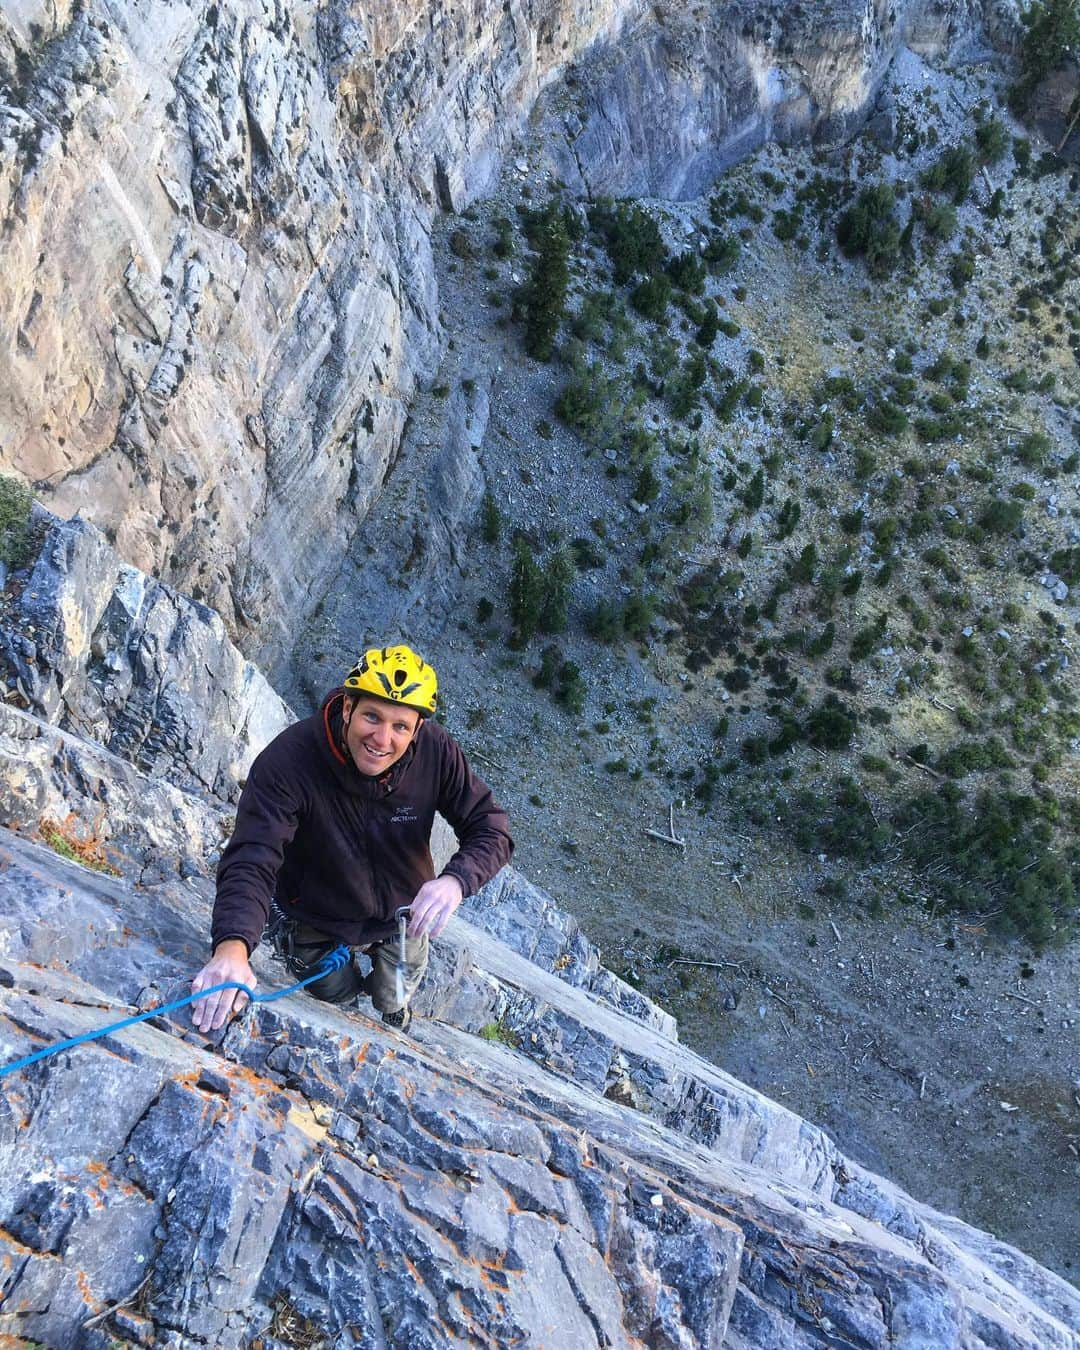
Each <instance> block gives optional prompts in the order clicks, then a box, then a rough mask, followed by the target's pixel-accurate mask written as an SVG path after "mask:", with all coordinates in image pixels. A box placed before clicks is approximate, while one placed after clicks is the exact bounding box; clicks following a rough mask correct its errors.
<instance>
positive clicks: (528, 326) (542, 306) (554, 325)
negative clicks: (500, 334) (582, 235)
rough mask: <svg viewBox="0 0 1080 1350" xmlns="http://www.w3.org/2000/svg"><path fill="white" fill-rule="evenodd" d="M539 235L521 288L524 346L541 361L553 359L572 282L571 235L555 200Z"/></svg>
mask: <svg viewBox="0 0 1080 1350" xmlns="http://www.w3.org/2000/svg"><path fill="white" fill-rule="evenodd" d="M538 236H539V238H538V243H539V249H538V251H537V255H536V259H535V261H534V262H533V265H532V270H531V271H530V273H529V279H528V281H526V283H525V285H524V287H523V288H522V301H523V304H524V310H525V350H526V351H527V352H528V353H529V355H530V356H534V357H535V358H536V359H537V360H538V361H550V360H551V352H552V349H553V347H554V345H555V335H556V334H557V333H558V331H559V324H560V322H561V321H562V317H563V311H564V309H565V307H566V288H567V286H568V285H569V282H570V267H569V257H570V236H569V235H568V234H567V232H566V221H565V219H564V217H563V213H562V212H561V211H560V210H559V208H558V205H557V203H556V202H554V201H553V202H551V203H550V204H549V205H548V208H547V210H546V211H545V212H544V217H543V220H542V223H541V225H540V228H539V231H538Z"/></svg>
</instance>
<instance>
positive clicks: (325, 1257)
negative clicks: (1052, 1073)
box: [0, 836, 1080, 1350]
mask: <svg viewBox="0 0 1080 1350" xmlns="http://www.w3.org/2000/svg"><path fill="white" fill-rule="evenodd" d="M0 857H2V864H3V867H4V878H5V883H4V888H3V892H2V916H0V983H2V984H3V986H4V990H3V996H2V1003H0V1010H2V1011H0V1015H2V1022H0V1027H2V1035H0V1039H2V1042H3V1057H4V1059H5V1061H6V1060H10V1059H11V1058H13V1057H14V1056H15V1055H18V1054H20V1053H25V1052H27V1051H29V1050H32V1049H34V1048H37V1047H38V1046H40V1045H42V1044H44V1043H46V1042H48V1041H51V1040H54V1039H57V1038H59V1037H61V1036H65V1035H73V1034H79V1033H82V1032H84V1031H87V1030H89V1029H91V1028H93V1027H96V1026H100V1025H102V1024H103V1023H105V1022H107V1021H110V1020H115V1019H118V1018H119V1017H120V1016H121V1015H122V1005H123V1004H124V1003H126V1002H129V1001H130V1002H133V1003H136V1004H140V1005H142V1006H147V1005H149V1004H150V1003H151V1002H154V1001H158V1000H163V999H167V998H171V997H175V996H176V995H177V994H179V993H181V992H182V991H183V990H184V989H185V988H186V980H187V978H188V976H189V975H190V972H191V969H192V967H193V966H194V965H195V964H196V962H197V961H198V960H199V955H200V945H201V931H200V930H201V929H202V928H203V925H204V924H205V921H206V911H207V906H208V903H209V887H208V886H207V885H206V884H205V883H202V882H198V881H195V882H187V883H184V882H181V881H179V880H176V879H169V880H164V881H161V882H159V883H157V884H155V885H153V886H151V887H148V888H147V889H144V890H137V889H135V888H133V887H132V885H131V884H130V883H129V882H127V881H124V880H122V879H119V878H109V877H97V876H95V875H94V874H93V873H87V872H85V871H83V870H82V869H79V868H78V867H77V866H75V865H74V864H72V863H66V862H64V861H63V860H61V859H59V858H55V857H53V856H51V855H49V854H48V853H46V852H45V851H44V850H42V849H40V848H39V847H36V846H34V845H30V844H27V843H24V842H22V841H20V840H18V839H17V838H16V837H14V836H8V837H7V838H6V840H5V841H4V842H3V843H2V844H0ZM520 904H521V902H520V901H519V910H520ZM257 968H258V970H259V973H260V977H261V978H262V980H263V981H264V982H269V983H275V982H277V981H278V980H279V979H280V974H281V972H280V971H279V970H277V969H275V968H274V967H273V966H272V965H267V964H266V963H265V962H264V961H262V960H261V959H259V958H257ZM500 1008H501V1010H502V1011H501V1013H500V1012H499V1009H500ZM419 1010H420V1011H421V1012H424V1011H427V1012H431V1011H433V1010H434V1011H439V1012H440V1013H441V1018H440V1020H435V1021H423V1022H418V1023H417V1024H416V1025H417V1027H418V1030H417V1034H416V1037H415V1039H408V1038H404V1037H401V1036H400V1035H397V1034H396V1033H391V1032H388V1031H386V1030H385V1029H384V1028H383V1027H382V1026H381V1024H378V1023H376V1022H375V1021H374V1020H373V1019H371V1018H369V1017H367V1016H365V1015H364V1013H363V1012H357V1013H353V1014H348V1015H346V1014H343V1013H342V1012H341V1011H339V1010H337V1009H333V1008H330V1007H327V1006H325V1005H321V1004H318V1003H316V1002H315V1001H314V1000H312V999H309V998H306V997H305V996H303V995H296V996H292V997H290V998H288V999H286V1000H284V1001H281V1002H276V1003H273V1004H268V1005H264V1006H262V1007H260V1008H258V1010H257V1011H255V1012H249V1013H248V1014H246V1015H245V1016H244V1017H243V1018H241V1019H240V1020H239V1021H237V1022H235V1023H234V1024H233V1025H232V1026H231V1027H230V1028H229V1029H228V1031H227V1032H226V1034H225V1035H224V1036H223V1037H222V1038H221V1039H220V1042H219V1043H218V1044H217V1045H214V1044H209V1043H207V1042H206V1041H204V1039H203V1038H202V1037H199V1036H196V1035H195V1034H194V1033H192V1032H191V1030H190V1026H189V1023H188V1022H187V1017H186V1015H185V1014H184V1013H178V1014H176V1015H175V1017H170V1018H168V1019H161V1020H155V1021H154V1022H153V1023H152V1024H150V1023H148V1024H144V1025H142V1026H139V1027H137V1028H133V1029H131V1030H130V1031H127V1032H124V1033H121V1034H119V1035H117V1036H115V1037H111V1038H109V1039H108V1040H106V1041H103V1042H97V1043H94V1044H91V1045H87V1046H83V1047H79V1048H77V1049H75V1050H72V1051H68V1052H64V1053H62V1054H61V1055H59V1056H57V1057H55V1058H53V1059H50V1060H46V1061H44V1062H42V1063H40V1064H38V1065H34V1066H32V1067H30V1068H29V1069H27V1070H25V1071H21V1072H19V1073H16V1074H13V1075H10V1076H8V1077H5V1078H4V1079H2V1080H0V1154H2V1156H3V1160H4V1161H3V1167H2V1168H0V1176H2V1178H3V1180H2V1182H0V1251H2V1253H3V1255H4V1257H5V1258H6V1259H5V1260H4V1261H3V1272H2V1274H0V1291H2V1294H3V1302H2V1304H0V1331H3V1332H5V1333H8V1334H13V1335H19V1336H23V1337H26V1338H29V1339H33V1340H38V1341H41V1342H43V1343H44V1344H49V1345H80V1346H84V1345H85V1346H101V1347H105V1346H107V1345H109V1344H110V1343H112V1344H115V1343H116V1338H117V1336H120V1337H121V1338H122V1342H124V1343H132V1341H134V1342H135V1343H140V1338H141V1343H146V1344H149V1343H153V1344H155V1345H163V1346H168V1345H174V1346H182V1345H190V1344H192V1343H196V1342H198V1343H209V1344H213V1345H217V1346H222V1347H226V1346H238V1345H243V1344H246V1343H248V1342H249V1341H250V1340H251V1339H253V1338H254V1337H255V1335H256V1334H257V1333H258V1332H260V1330H263V1329H265V1328H266V1327H267V1326H268V1325H270V1324H271V1323H272V1322H273V1321H274V1319H275V1317H278V1318H285V1317H289V1318H292V1319H294V1320H295V1319H304V1324H305V1325H306V1326H307V1327H308V1328H309V1329H310V1330H317V1331H318V1332H319V1333H320V1334H321V1335H323V1336H324V1337H326V1338H327V1340H328V1341H329V1342H330V1343H340V1344H348V1343H349V1342H348V1340H347V1339H346V1338H347V1337H348V1336H349V1335H352V1336H354V1337H355V1336H357V1335H358V1336H359V1343H360V1344H364V1345H372V1346H378V1345H384V1346H425V1347H427V1346H430V1347H433V1350H434V1347H439V1346H446V1345H473V1346H480V1345H486V1346H492V1347H496V1346H505V1345H507V1344H512V1343H514V1342H515V1341H520V1342H522V1343H527V1344H537V1345H540V1344H552V1345H573V1346H575V1347H587V1346H600V1345H603V1346H627V1347H629V1346H632V1345H635V1344H646V1345H651V1346H672V1347H674V1346H678V1347H685V1348H686V1350H691V1348H696V1347H721V1346H728V1347H743V1346H746V1347H749V1346H755V1347H762V1346H817V1345H820V1346H826V1345H829V1346H875V1347H876V1346H885V1345H905V1346H931V1345H933V1346H934V1347H949V1346H956V1347H959V1346H970V1347H975V1346H1029V1347H1032V1350H1034V1348H1035V1347H1040V1348H1041V1350H1045V1347H1062V1350H1064V1348H1065V1347H1072V1348H1074V1347H1075V1346H1076V1344H1077V1343H1078V1342H1077V1337H1076V1335H1075V1334H1074V1331H1075V1328H1076V1327H1077V1326H1080V1321H1078V1319H1080V1300H1078V1299H1077V1296H1076V1294H1075V1291H1072V1290H1070V1288H1069V1287H1068V1286H1067V1285H1065V1284H1064V1283H1063V1282H1061V1281H1059V1280H1057V1279H1056V1278H1055V1277H1053V1276H1052V1275H1050V1274H1048V1273H1047V1272H1045V1271H1043V1270H1041V1269H1040V1268H1039V1267H1037V1266H1035V1265H1034V1263H1031V1262H1029V1261H1027V1260H1026V1259H1025V1258H1023V1257H1022V1256H1020V1254H1019V1253H1016V1252H1012V1251H1010V1250H1009V1249H1007V1248H1004V1247H1001V1246H999V1245H998V1244H994V1243H993V1242H992V1241H991V1240H990V1239H988V1238H986V1237H985V1236H984V1235H982V1234H978V1233H975V1232H973V1231H972V1230H969V1229H966V1228H964V1227H963V1225H955V1224H951V1223H950V1222H949V1221H945V1220H942V1219H940V1216H937V1215H935V1214H933V1213H932V1212H931V1211H928V1210H926V1209H924V1208H923V1207H921V1206H918V1205H916V1204H914V1203H913V1202H912V1201H910V1200H909V1199H908V1198H907V1197H905V1196H902V1195H900V1194H899V1193H897V1192H895V1191H894V1190H893V1189H892V1188H890V1187H889V1186H888V1185H887V1183H883V1182H881V1181H880V1180H879V1179H877V1178H874V1177H871V1176H870V1175H869V1174H866V1173H864V1172H862V1170H861V1169H859V1168H857V1167H855V1166H854V1165H853V1164H849V1163H846V1162H845V1160H844V1159H843V1158H841V1157H840V1156H839V1155H838V1154H837V1153H836V1151H835V1149H833V1147H832V1146H831V1144H830V1142H829V1141H828V1139H827V1138H826V1137H825V1136H823V1135H822V1134H821V1133H820V1132H819V1131H817V1130H815V1129H814V1128H813V1127H812V1126H809V1125H807V1124H806V1123H805V1122H802V1121H800V1120H798V1118H797V1117H794V1116H792V1115H791V1113H790V1112H787V1111H785V1110H784V1109H783V1108H781V1107H777V1106H775V1105H774V1104H773V1103H770V1102H768V1101H767V1100H766V1099H764V1098H762V1097H760V1096H758V1094H756V1093H753V1092H751V1091H750V1090H748V1089H746V1088H743V1087H741V1086H740V1085H739V1084H737V1083H735V1082H734V1081H733V1080H730V1079H728V1078H727V1077H726V1075H723V1074H722V1073H721V1072H720V1071H719V1070H716V1069H714V1068H712V1067H711V1066H709V1065H707V1064H705V1063H704V1062H702V1061H700V1060H698V1059H697V1057H696V1056H694V1055H693V1054H692V1053H691V1052H689V1051H687V1050H685V1049H684V1048H683V1047H680V1046H678V1044H677V1043H676V1042H674V1041H671V1040H670V1039H668V1038H666V1037H664V1036H663V1035H662V1034H661V1033H659V1032H658V1031H657V1030H656V1029H655V1028H652V1027H649V1026H648V1025H647V1024H645V1023H643V1022H641V1021H638V1020H635V1019H631V1018H627V1017H626V1016H625V1015H624V1014H622V1013H620V1012H618V1011H617V1010H616V1009H615V1008H613V1007H611V1005H605V1004H602V1003H599V1002H597V1001H596V1000H594V999H592V998H591V997H590V996H589V995H587V994H585V993H583V992H582V991H581V990H578V989H574V988H573V987H572V986H570V985H568V984H566V983H565V982H563V981H560V980H559V979H558V978H557V976H555V975H552V974H545V973H544V972H542V971H540V970H539V969H537V968H536V967H534V966H532V965H531V963H529V962H527V961H526V960H525V959H524V958H522V957H519V956H517V955H516V954H514V953H512V952H510V951H509V950H508V949H507V948H505V947H503V946H502V944H500V943H498V942H497V941H496V940H495V939H493V938H491V937H490V936H485V935H482V934H480V933H479V932H478V931H476V930H470V929H469V928H468V926H467V925H465V924H463V923H461V922H460V921H455V924H454V926H453V932H452V934H451V937H450V940H449V942H448V943H446V944H445V945H444V948H443V950H442V952H441V960H440V962H439V965H438V967H437V977H436V978H433V979H432V980H431V981H430V982H429V984H428V985H427V986H426V988H425V991H424V994H423V998H422V1001H421V1004H420V1009H419ZM485 1016H486V1017H488V1018H489V1019H491V1020H488V1021H486V1022H484V1023H483V1024H482V1026H479V1027H476V1026H475V1023H476V1020H477V1019H478V1018H480V1017H485ZM471 1030H476V1031H479V1032H480V1033H481V1034H479V1035H477V1034H470V1031H471ZM505 1042H516V1046H517V1048H514V1046H513V1045H512V1044H507V1043H505ZM615 1057H621V1059H622V1060H624V1061H626V1062H630V1063H633V1064H635V1065H636V1066H637V1069H636V1071H632V1072H631V1075H630V1084H631V1086H630V1088H629V1089H628V1090H629V1091H631V1092H636V1094H637V1104H636V1106H632V1105H629V1104H627V1103H628V1101H629V1098H628V1097H625V1096H623V1095H621V1094H620V1093H619V1092H612V1091H609V1092H607V1093H606V1094H605V1093H604V1092H603V1091H602V1082H603V1079H604V1076H605V1070H604V1067H603V1066H604V1063H605V1061H610V1060H612V1059H613V1058H615ZM679 1094H681V1095H682V1097H683V1099H684V1100H685V1099H686V1098H687V1097H688V1096H694V1095H695V1094H696V1097H697V1100H698V1103H699V1106H704V1104H705V1103H706V1102H708V1103H709V1104H710V1110H711V1112H712V1114H713V1117H714V1119H713V1122H712V1123H711V1125H710V1128H709V1130H708V1139H707V1142H706V1141H705V1140H704V1138H703V1131H702V1122H703V1119H704V1115H703V1112H702V1111H701V1110H699V1111H698V1112H697V1113H696V1115H694V1116H693V1117H692V1118H690V1117H686V1116H684V1115H682V1114H681V1113H680V1111H678V1110H672V1107H673V1106H674V1103H675V1098H676V1096H678V1095H679ZM852 1195H854V1196H855V1197H856V1198H857V1199H858V1201H859V1206H858V1210H857V1209H856V1208H853V1207H852V1206H851V1205H850V1204H849V1200H850V1198H851V1196H852ZM859 1211H864V1212H859ZM867 1211H869V1216H868V1215H867V1213H866V1212H867ZM114 1305H115V1306H114ZM110 1309H112V1311H110ZM102 1313H105V1314H106V1315H105V1316H104V1317H101V1316H100V1314H102ZM95 1318H97V1319H98V1320H97V1321H96V1323H95V1324H94V1325H93V1326H92V1327H89V1328H86V1329H84V1330H82V1331H80V1328H83V1327H85V1324H86V1323H87V1322H90V1321H91V1320H92V1319H95ZM132 1327H134V1331H135V1332H136V1333H137V1335H132V1331H131V1329H132ZM1070 1327H1072V1328H1073V1329H1074V1330H1070ZM129 1337H130V1339H129ZM110 1338H111V1340H110ZM286 1343H287V1342H286Z"/></svg>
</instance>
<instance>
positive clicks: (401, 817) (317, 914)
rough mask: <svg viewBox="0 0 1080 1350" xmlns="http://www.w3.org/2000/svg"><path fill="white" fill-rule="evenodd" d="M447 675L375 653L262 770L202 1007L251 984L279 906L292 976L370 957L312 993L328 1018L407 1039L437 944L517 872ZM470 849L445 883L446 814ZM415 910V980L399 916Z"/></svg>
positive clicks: (225, 876)
mask: <svg viewBox="0 0 1080 1350" xmlns="http://www.w3.org/2000/svg"><path fill="white" fill-rule="evenodd" d="M437 692H438V682H437V680H436V678H435V672H434V670H433V669H432V668H431V666H429V665H428V664H427V662H425V661H423V660H422V659H421V658H420V657H419V656H417V654H416V653H415V652H414V651H412V650H411V649H410V648H409V647H405V646H398V647H382V648H379V647H373V648H371V649H370V650H369V651H366V652H365V653H364V655H363V656H362V657H361V659H360V660H359V661H358V662H357V664H356V665H355V666H354V667H353V668H352V670H350V671H349V673H348V675H347V676H346V677H345V681H344V684H343V686H342V687H341V688H339V689H335V690H334V691H333V693H331V694H330V695H329V696H328V697H327V699H326V700H325V701H324V703H323V706H322V709H321V711H320V712H319V713H318V714H316V716H314V717H309V718H307V719H305V720H304V721H302V722H297V723H295V724H294V725H293V726H291V727H288V728H287V729H286V730H285V731H283V732H282V733H281V734H280V735H279V736H277V737H276V738H275V739H274V740H273V741H272V742H271V743H270V744H269V745H268V746H267V747H266V749H265V750H264V751H263V752H262V754H260V755H259V756H258V758H257V759H256V760H255V762H254V764H253V765H252V766H251V773H250V775H249V777H248V780H247V783H246V784H245V786H244V790H243V793H242V795H241V797H240V804H239V807H238V808H237V816H236V828H235V829H234V831H233V835H232V838H231V839H230V840H229V843H228V845H227V846H226V848H225V851H224V852H223V853H222V855H221V862H220V863H219V865H218V875H217V898H216V900H215V903H214V917H213V925H212V943H213V956H212V957H211V959H210V960H209V962H208V963H207V964H206V965H205V966H204V967H203V968H202V970H200V971H199V973H198V975H196V977H195V979H194V980H193V981H192V986H191V987H192V991H193V992H194V993H199V992H200V990H202V989H208V988H210V986H211V985H215V984H221V983H224V982H226V981H230V980H235V981H239V982H240V983H242V984H247V985H254V983H255V975H254V973H253V972H252V969H251V965H250V957H251V953H252V952H253V951H254V949H255V947H256V946H257V945H258V943H259V940H260V938H261V937H262V935H263V930H264V929H265V927H266V923H267V918H268V916H269V915H270V912H271V902H273V904H274V907H275V914H274V928H275V943H276V945H277V946H278V947H279V950H281V951H283V954H284V955H285V958H286V961H287V964H288V965H289V967H290V969H291V970H292V971H293V972H294V973H295V974H296V975H298V976H299V977H301V978H303V977H304V976H305V975H307V974H309V973H310V972H311V971H312V969H313V968H314V967H315V966H316V965H317V964H318V962H319V961H320V960H321V959H322V957H324V956H325V955H326V954H327V953H328V952H330V951H332V950H333V949H334V948H335V947H336V946H338V945H339V944H340V943H345V944H346V945H348V946H349V947H352V948H353V949H354V952H355V951H357V950H362V951H366V952H368V953H369V955H370V957H371V962H372V969H371V971H370V973H369V974H368V975H366V976H365V975H361V973H360V970H359V969H358V967H357V965H356V964H355V963H351V964H349V965H348V966H346V967H344V969H342V970H338V971H334V972H333V973H331V974H330V975H327V976H325V977H324V978H323V979H321V980H317V981H316V982H315V983H313V984H310V985H308V987H307V992H308V993H309V994H313V995H314V996H315V997H316V998H320V999H324V1000H328V1001H329V1002H332V1003H341V1004H348V1003H355V1001H356V999H357V997H358V996H359V995H362V994H367V995H370V997H371V1000H372V1003H373V1004H374V1006H375V1008H376V1009H377V1010H378V1011H379V1012H380V1013H382V1017H383V1021H384V1022H387V1023H388V1024H389V1025H391V1026H395V1027H399V1028H402V1029H404V1028H406V1027H407V1026H408V1024H409V1021H410V1018H411V1014H410V1011H409V1006H408V1004H409V999H410V998H411V996H412V994H413V993H414V992H415V990H416V988H417V986H418V985H419V983H420V981H421V979H422V978H423V975H424V971H425V970H426V968H427V960H428V939H429V938H431V937H437V936H438V935H439V933H441V932H442V930H443V929H444V928H445V927H446V925H447V923H449V921H450V917H451V916H452V914H453V913H454V911H455V910H456V909H457V907H458V906H459V905H460V904H461V902H462V900H463V899H464V897H465V896H466V895H472V894H473V893H474V892H475V891H477V890H479V888H480V887H481V886H482V885H483V884H484V882H485V881H488V880H490V879H491V877H493V876H494V875H495V873H496V872H497V871H498V870H499V869H500V868H501V867H502V866H503V865H504V864H505V863H507V862H508V861H509V859H510V855H511V853H512V852H513V847H514V845H513V841H512V840H511V838H510V834H509V831H508V828H507V819H506V813H505V812H504V811H503V809H502V808H501V807H500V806H499V805H498V803H497V802H496V801H495V799H494V797H493V796H492V794H491V789H490V788H489V787H488V786H487V784H486V783H484V782H483V781H482V780H481V779H479V778H477V777H476V775H475V774H474V773H473V772H472V771H471V769H470V768H469V766H468V764H467V763H466V760H465V756H464V755H463V754H462V751H461V748H460V746H459V745H458V744H457V742H456V741H455V740H454V739H453V737H452V736H450V735H449V733H448V732H446V731H444V730H443V728H442V727H441V726H439V725H438V723H436V722H432V721H429V720H428V719H429V718H430V716H431V714H432V713H434V711H435V705H436V698H437ZM436 811H439V812H441V813H442V815H444V816H445V817H446V819H447V820H448V821H449V822H450V824H451V826H452V827H453V829H454V831H455V833H456V834H457V837H458V850H457V852H456V853H455V854H454V856H453V857H452V858H451V859H450V861H449V862H448V863H447V864H446V866H445V868H443V871H442V874H441V875H440V876H438V877H436V876H435V869H434V866H433V864H432V859H431V852H430V849H429V846H428V840H429V838H430V836H431V827H432V822H433V820H434V817H435V812H436ZM403 906H409V907H410V910H411V913H410V917H409V925H408V937H407V940H406V943H405V961H404V968H403V969H402V968H401V966H400V965H399V960H400V953H399V944H398V941H397V936H396V935H397V926H396V924H395V919H394V916H395V913H396V912H397V911H398V910H399V909H400V908H402V907H403ZM245 1002H246V995H245V994H243V993H241V992H240V991H239V990H221V991H219V992H218V993H216V994H210V995H208V996H207V997H206V998H205V999H202V1000H200V1002H198V1003H196V1004H195V1005H194V1013H193V1021H194V1023H195V1026H196V1028H197V1029H198V1030H200V1031H210V1030H216V1029H217V1028H218V1027H221V1026H223V1025H224V1023H225V1021H226V1020H227V1019H228V1018H229V1016H231V1014H232V1013H233V1012H236V1011H239V1009H240V1008H241V1007H242V1006H243V1004H244V1003H245Z"/></svg>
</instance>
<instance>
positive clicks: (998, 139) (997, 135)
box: [975, 118, 1009, 164]
mask: <svg viewBox="0 0 1080 1350" xmlns="http://www.w3.org/2000/svg"><path fill="white" fill-rule="evenodd" d="M975 144H976V146H977V147H978V150H979V158H980V159H981V160H982V162H983V163H984V164H996V163H997V161H998V160H999V159H1001V158H1002V157H1003V156H1004V154H1005V151H1006V150H1008V148H1009V133H1008V132H1007V131H1006V130H1005V124H1004V122H999V121H998V120H997V118H994V119H993V120H991V121H989V122H983V123H982V124H981V125H980V126H978V127H976V128H975Z"/></svg>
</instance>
